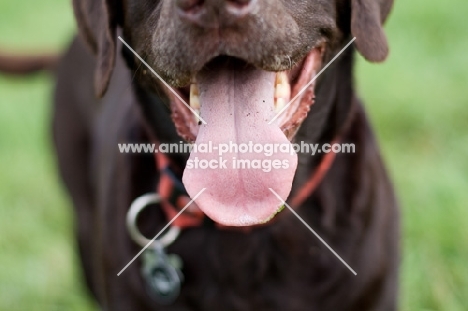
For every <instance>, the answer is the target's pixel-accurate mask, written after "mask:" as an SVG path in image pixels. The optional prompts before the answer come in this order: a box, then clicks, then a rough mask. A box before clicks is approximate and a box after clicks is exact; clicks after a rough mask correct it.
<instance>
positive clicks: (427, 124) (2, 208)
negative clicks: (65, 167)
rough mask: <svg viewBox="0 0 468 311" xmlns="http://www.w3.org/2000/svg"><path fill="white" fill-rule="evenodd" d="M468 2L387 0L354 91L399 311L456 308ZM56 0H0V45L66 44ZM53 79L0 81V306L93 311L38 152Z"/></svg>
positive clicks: (57, 187)
mask: <svg viewBox="0 0 468 311" xmlns="http://www.w3.org/2000/svg"><path fill="white" fill-rule="evenodd" d="M467 12H468V2H466V1H460V0H450V1H427V0H412V1H403V0H396V5H395V8H394V12H393V14H392V16H391V18H390V19H389V22H388V23H387V27H386V29H387V34H388V37H389V40H390V46H391V56H390V58H389V59H388V61H387V62H386V63H385V64H383V65H372V64H367V63H366V62H365V61H363V60H362V59H361V58H359V59H358V66H357V78H358V79H357V80H358V88H359V90H360V93H361V95H362V97H363V98H364V99H365V101H366V103H367V109H368V112H369V114H370V116H371V119H372V122H373V124H374V127H375V129H376V132H377V136H378V138H379V141H380V144H381V147H382V153H383V155H384V157H385V159H386V162H387V167H388V170H389V171H390V174H391V175H392V177H393V179H394V181H395V185H396V188H397V191H398V195H399V198H400V202H401V205H402V216H403V234H402V246H403V257H402V268H401V287H400V292H401V296H400V297H401V298H400V306H401V310H404V311H415V310H421V311H432V310H444V311H445V310H448V311H466V310H468V74H467V70H468V52H467V51H468V27H467V26H466V25H467V24H466V13H467ZM74 31H75V26H74V22H73V16H72V11H71V5H70V3H69V1H63V0H42V1H33V0H23V1H15V0H2V1H1V2H0V47H1V48H2V49H7V50H19V51H21V52H25V53H37V52H41V51H56V50H60V49H63V48H65V47H66V45H67V43H68V42H69V40H70V38H71V37H72V35H73V33H74ZM52 86H53V81H52V79H51V78H50V77H49V76H48V75H47V74H41V75H37V76H34V77H28V78H21V79H19V78H11V77H6V76H1V75H0V310H8V311H16V310H21V311H23V310H80V311H81V310H93V307H94V306H93V303H92V302H90V300H89V299H88V298H87V296H86V290H85V289H84V286H83V284H82V279H81V278H80V272H79V268H78V261H77V259H76V256H75V253H74V250H75V246H74V241H73V232H72V230H73V220H72V215H71V208H70V203H69V201H68V199H67V197H66V195H65V193H64V190H63V188H62V186H61V184H60V182H59V180H58V177H57V172H56V168H55V162H54V157H53V154H52V152H51V144H50V135H49V134H50V128H49V127H50V125H49V123H50V122H49V119H50V111H51V105H50V103H51V91H52Z"/></svg>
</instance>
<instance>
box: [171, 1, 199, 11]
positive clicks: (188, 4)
mask: <svg viewBox="0 0 468 311" xmlns="http://www.w3.org/2000/svg"><path fill="white" fill-rule="evenodd" d="M204 2H205V0H176V6H177V7H178V8H179V9H180V10H182V11H183V12H185V13H195V12H196V11H197V10H198V9H200V8H201V7H202V6H203V3H204Z"/></svg>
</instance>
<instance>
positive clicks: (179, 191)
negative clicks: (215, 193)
mask: <svg viewBox="0 0 468 311" xmlns="http://www.w3.org/2000/svg"><path fill="white" fill-rule="evenodd" d="M155 158H156V165H157V167H158V169H159V173H160V179H159V185H158V191H157V193H159V195H160V196H161V198H162V199H163V200H162V202H161V208H162V209H163V211H164V213H165V214H166V217H167V220H168V221H169V220H171V219H173V218H174V217H175V216H176V215H177V214H178V213H179V212H180V210H182V209H183V208H184V207H185V205H187V204H188V203H189V202H190V200H191V199H190V197H189V196H188V194H187V192H186V191H185V188H184V186H183V184H182V182H181V181H180V179H179V178H178V177H177V175H176V173H175V171H174V170H173V169H172V167H171V162H170V159H169V158H168V157H167V156H166V155H164V154H163V153H156V155H155ZM335 158H336V153H333V152H330V153H327V154H326V155H325V156H323V158H322V160H321V161H320V164H319V166H318V167H317V169H316V170H315V171H314V172H313V173H312V174H311V175H310V178H309V179H308V180H307V182H306V183H305V184H304V185H303V186H302V188H301V189H300V190H299V191H298V192H297V193H296V194H295V195H294V196H293V197H292V198H291V199H290V200H289V202H290V205H291V206H292V207H293V208H296V207H299V206H301V204H302V203H304V201H305V200H306V199H307V198H308V197H310V196H311V195H312V194H313V193H314V191H315V190H316V189H317V187H318V185H319V184H320V182H321V181H322V180H323V178H324V177H325V175H326V174H327V172H328V171H329V170H330V167H331V166H332V164H333V162H334V160H335ZM205 218H206V215H205V214H204V213H203V212H202V211H201V210H200V208H199V207H198V206H197V205H196V204H195V203H192V204H191V206H189V207H188V208H187V209H186V210H185V212H183V213H182V214H181V215H180V216H179V217H177V219H176V220H175V221H174V222H173V223H172V225H173V226H176V227H180V228H181V229H184V228H192V227H199V226H201V225H203V222H204V220H205ZM218 227H221V228H225V227H224V226H218ZM241 229H242V228H241ZM244 229H245V228H244Z"/></svg>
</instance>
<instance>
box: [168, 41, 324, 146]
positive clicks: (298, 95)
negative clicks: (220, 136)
mask: <svg viewBox="0 0 468 311" xmlns="http://www.w3.org/2000/svg"><path fill="white" fill-rule="evenodd" d="M324 50H325V48H324V46H323V45H320V46H319V47H316V48H314V49H312V50H311V51H310V52H309V54H308V55H307V56H306V57H305V58H304V59H303V60H302V61H301V62H299V63H298V64H297V65H295V66H293V67H292V68H290V69H289V70H285V71H280V72H276V77H275V87H274V89H272V92H271V93H272V94H271V97H272V98H273V99H274V105H273V107H272V109H273V111H274V113H275V114H277V115H278V117H277V118H276V119H275V121H274V124H276V125H278V126H279V127H280V128H281V130H282V131H283V133H284V134H285V136H286V137H287V138H288V139H289V140H292V139H293V138H294V136H295V134H296V132H297V130H298V129H299V127H300V125H301V124H302V122H303V121H304V119H305V118H306V117H307V114H308V112H309V110H310V107H311V106H312V105H313V103H314V101H315V93H314V91H315V81H314V82H312V83H310V82H311V81H312V80H314V78H315V75H316V74H317V73H318V71H319V70H320V68H321V65H322V56H323V54H324ZM229 62H230V63H231V65H232V66H233V69H234V70H235V68H234V67H237V68H239V67H249V66H252V65H250V64H249V63H248V62H245V61H243V60H241V59H237V58H234V57H229V56H220V57H216V58H214V59H212V60H211V61H210V62H209V63H207V64H206V65H205V67H204V68H203V69H202V70H201V72H203V71H209V72H215V71H216V69H217V68H216V67H217V66H221V65H223V63H224V64H226V63H229ZM258 70H261V69H258ZM163 87H164V86H163ZM165 91H166V94H167V96H168V97H169V99H170V102H171V111H172V119H173V122H174V124H175V126H176V129H177V132H178V133H179V135H180V136H181V137H182V138H183V139H185V140H186V141H188V142H195V141H196V138H197V135H198V131H199V127H200V125H201V124H202V121H201V120H200V119H199V118H198V117H197V116H196V115H195V114H194V113H193V112H196V114H198V115H200V110H201V106H202V105H203V103H202V102H201V101H200V96H199V95H200V94H199V85H198V83H197V74H196V75H194V76H193V78H192V83H191V84H190V85H188V86H186V87H181V88H175V89H174V91H175V92H176V93H177V95H175V94H174V93H173V92H171V91H169V90H168V89H165ZM292 100H293V101H292ZM291 101H292V102H291ZM290 102H291V103H290ZM187 104H189V105H190V108H191V109H190V108H188V107H187ZM201 118H202V119H203V116H201Z"/></svg>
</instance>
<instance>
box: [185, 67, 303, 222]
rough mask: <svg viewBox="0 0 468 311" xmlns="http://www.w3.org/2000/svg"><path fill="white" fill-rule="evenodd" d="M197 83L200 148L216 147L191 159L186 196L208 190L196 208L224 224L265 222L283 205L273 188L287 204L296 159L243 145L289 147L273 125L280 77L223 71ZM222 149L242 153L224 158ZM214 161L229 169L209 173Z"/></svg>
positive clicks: (246, 70) (209, 73)
mask: <svg viewBox="0 0 468 311" xmlns="http://www.w3.org/2000/svg"><path fill="white" fill-rule="evenodd" d="M244 67H245V66H244ZM197 82H198V83H199V91H200V102H201V105H202V107H201V117H202V118H203V119H204V120H205V121H206V123H207V124H206V125H201V126H200V130H199V132H198V136H197V140H196V145H197V146H198V147H201V146H202V145H204V144H206V145H208V144H209V143H210V142H211V144H212V146H213V147H214V148H213V151H212V152H205V150H193V151H192V153H191V154H190V160H191V161H192V162H191V163H192V168H190V166H187V168H186V169H185V172H184V176H183V182H184V185H185V187H186V189H187V192H188V193H189V195H190V196H191V197H192V198H193V197H195V196H196V195H197V194H198V193H199V192H200V191H201V189H203V188H206V190H205V191H204V192H203V193H202V194H201V195H200V196H199V197H198V198H197V200H196V203H197V204H198V206H199V207H200V209H201V210H202V211H203V212H204V213H205V214H206V215H207V216H208V217H210V218H211V219H213V220H214V221H215V222H217V223H219V224H222V225H226V226H249V225H255V224H261V223H265V222H267V221H268V220H270V219H271V218H272V217H273V216H274V215H275V214H276V213H277V212H278V211H279V210H280V208H281V207H282V205H283V204H282V203H281V201H280V200H279V199H278V198H277V197H276V196H275V195H274V194H273V193H272V192H271V191H270V190H269V188H272V189H273V190H274V191H275V192H276V193H277V194H278V195H279V196H280V197H281V198H282V199H283V200H286V199H287V197H288V195H289V193H290V191H291V185H292V181H293V177H294V173H295V171H296V167H297V155H296V154H290V153H286V152H280V151H278V152H275V153H273V155H271V156H267V155H265V154H264V153H263V152H261V153H258V149H256V150H257V152H255V149H254V148H252V150H248V152H241V151H245V150H244V149H243V148H242V147H241V145H242V144H245V146H248V144H249V142H251V143H250V145H251V146H254V145H257V148H259V147H258V146H262V147H267V148H268V146H267V145H270V146H273V144H278V145H279V144H281V145H285V144H289V141H288V139H287V138H286V137H285V136H284V134H283V132H282V131H281V130H280V128H279V127H278V126H277V125H275V124H272V125H269V124H268V122H269V121H270V120H271V119H272V118H273V117H274V115H275V114H274V111H273V107H274V82H275V73H271V72H265V71H262V70H258V69H255V68H244V69H233V68H227V67H223V68H222V69H217V70H216V71H206V72H205V73H202V74H200V75H199V76H198V77H197ZM221 144H224V146H225V148H226V145H227V146H229V147H231V146H230V145H236V146H238V147H241V148H240V150H235V148H232V149H230V150H229V151H228V152H226V153H224V154H223V155H222V158H220V155H219V153H218V152H219V150H216V149H215V148H216V147H218V148H219V149H221ZM245 146H244V147H245ZM199 149H200V148H199ZM268 151H271V150H269V149H268ZM234 158H235V159H234ZM197 160H198V161H197ZM239 160H241V161H242V162H244V163H239ZM210 161H211V163H212V164H213V165H215V164H216V163H217V164H221V161H225V162H224V164H225V165H226V167H218V168H216V169H212V168H206V164H207V163H208V162H210ZM215 161H216V162H215ZM245 162H248V163H245ZM189 163H190V162H189ZM197 163H198V168H197V165H196V164H197ZM247 164H250V168H248V165H247ZM269 164H270V165H269ZM262 165H263V166H262ZM269 166H270V171H269V172H268V167H269ZM212 167H213V166H212ZM275 167H276V168H275Z"/></svg>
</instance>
